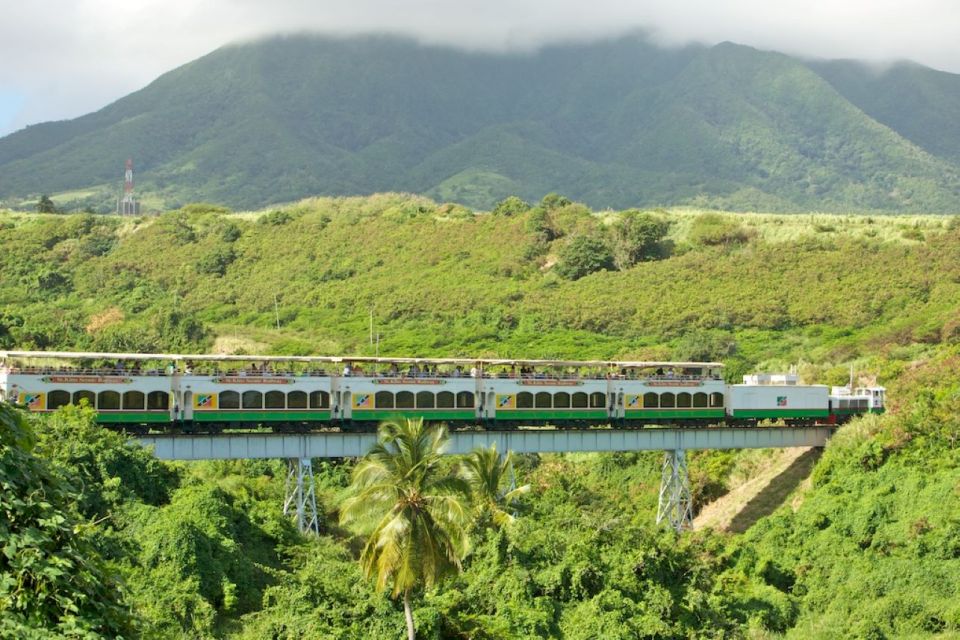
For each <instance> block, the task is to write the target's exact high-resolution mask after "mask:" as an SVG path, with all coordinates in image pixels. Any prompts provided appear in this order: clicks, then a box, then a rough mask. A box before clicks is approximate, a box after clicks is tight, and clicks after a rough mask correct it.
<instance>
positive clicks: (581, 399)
mask: <svg viewBox="0 0 960 640" xmlns="http://www.w3.org/2000/svg"><path fill="white" fill-rule="evenodd" d="M570 404H571V405H572V406H573V408H574V409H586V408H587V405H588V404H589V400H588V399H587V394H585V393H584V392H582V391H580V392H578V393H575V394H573V398H572V399H571V402H570Z"/></svg>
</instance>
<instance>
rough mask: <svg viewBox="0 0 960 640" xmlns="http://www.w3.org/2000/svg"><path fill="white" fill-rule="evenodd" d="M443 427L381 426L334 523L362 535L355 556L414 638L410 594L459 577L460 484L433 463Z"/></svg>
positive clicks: (462, 533) (465, 545)
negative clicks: (394, 600)
mask: <svg viewBox="0 0 960 640" xmlns="http://www.w3.org/2000/svg"><path fill="white" fill-rule="evenodd" d="M446 442H447V430H446V428H445V427H443V426H437V425H433V426H429V427H426V426H424V424H423V421H422V420H403V421H399V422H385V423H383V424H381V425H380V432H379V437H378V439H377V444H375V445H374V446H373V448H371V449H370V452H369V453H368V454H367V455H366V457H365V458H364V459H363V460H361V461H360V463H359V464H358V465H357V466H356V468H355V469H354V472H353V481H352V484H351V488H350V489H351V495H350V497H348V498H347V499H346V500H345V501H344V503H343V506H342V509H341V512H340V522H341V523H343V524H350V525H352V526H354V527H355V529H356V530H357V531H358V532H360V533H362V534H365V535H367V536H368V538H367V543H366V545H365V546H364V548H363V552H362V553H361V555H360V565H361V568H362V569H363V572H364V575H366V576H367V578H368V579H369V578H374V579H375V580H376V588H377V590H378V591H384V590H386V588H387V586H388V585H389V584H391V583H392V589H391V595H392V596H393V597H397V596H399V595H401V594H402V595H403V610H404V614H405V616H406V620H407V637H408V638H409V639H410V640H413V638H415V635H416V634H415V631H414V626H413V612H412V610H411V608H410V595H411V594H412V593H413V591H414V590H416V589H417V588H419V587H426V588H429V587H432V586H434V585H436V584H438V583H439V582H440V581H441V580H442V579H443V578H444V577H446V576H447V575H449V574H452V573H455V572H458V571H460V569H461V567H462V564H461V562H462V559H463V557H464V556H465V555H466V554H467V551H468V550H469V547H470V543H469V539H468V537H467V522H468V520H469V514H468V507H467V495H468V493H469V488H468V487H467V485H466V483H465V482H464V481H463V480H461V479H460V478H457V477H456V476H453V475H451V474H450V473H449V472H448V471H446V470H445V469H444V466H443V465H442V464H441V454H442V451H443V447H444V445H445V444H446Z"/></svg>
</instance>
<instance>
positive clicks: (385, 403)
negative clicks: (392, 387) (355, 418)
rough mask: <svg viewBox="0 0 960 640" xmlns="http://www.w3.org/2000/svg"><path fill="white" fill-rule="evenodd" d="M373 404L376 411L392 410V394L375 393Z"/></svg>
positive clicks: (387, 392) (386, 392) (385, 392)
mask: <svg viewBox="0 0 960 640" xmlns="http://www.w3.org/2000/svg"><path fill="white" fill-rule="evenodd" d="M373 402H374V406H375V407H376V408H377V409H393V394H392V393H390V392H389V391H377V394H376V395H375V396H373Z"/></svg>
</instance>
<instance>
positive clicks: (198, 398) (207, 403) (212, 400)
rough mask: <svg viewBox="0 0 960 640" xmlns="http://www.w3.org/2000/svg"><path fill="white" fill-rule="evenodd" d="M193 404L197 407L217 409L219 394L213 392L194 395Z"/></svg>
mask: <svg viewBox="0 0 960 640" xmlns="http://www.w3.org/2000/svg"><path fill="white" fill-rule="evenodd" d="M193 406H194V408H195V409H216V408H217V396H215V395H213V394H212V393H198V394H197V395H195V396H194V397H193Z"/></svg>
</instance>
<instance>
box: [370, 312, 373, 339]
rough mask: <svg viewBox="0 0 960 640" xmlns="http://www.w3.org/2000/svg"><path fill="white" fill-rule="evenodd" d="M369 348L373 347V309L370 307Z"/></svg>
mask: <svg viewBox="0 0 960 640" xmlns="http://www.w3.org/2000/svg"><path fill="white" fill-rule="evenodd" d="M370 346H371V347H372V346H373V307H370Z"/></svg>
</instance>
